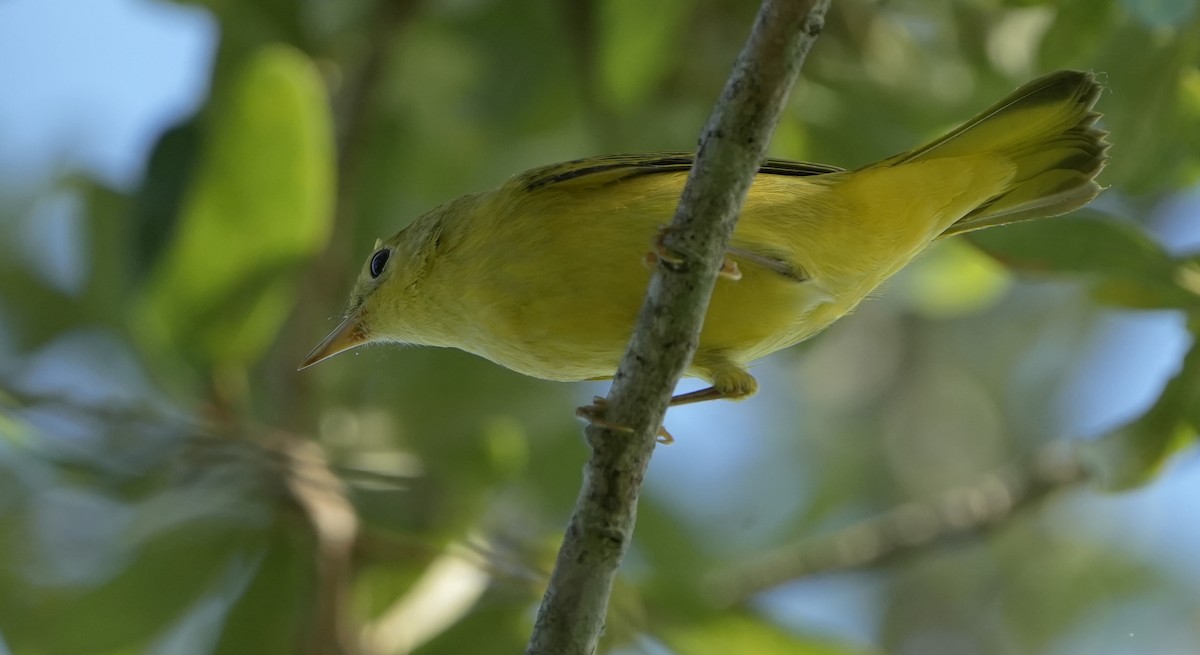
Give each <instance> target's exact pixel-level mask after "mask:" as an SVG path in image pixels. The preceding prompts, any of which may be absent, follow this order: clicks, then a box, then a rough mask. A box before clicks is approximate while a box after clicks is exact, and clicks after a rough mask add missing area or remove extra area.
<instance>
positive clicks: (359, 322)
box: [296, 309, 367, 371]
mask: <svg viewBox="0 0 1200 655" xmlns="http://www.w3.org/2000/svg"><path fill="white" fill-rule="evenodd" d="M364 314H365V312H364V311H363V310H361V309H359V310H357V311H355V312H354V313H352V314H350V315H349V316H347V317H346V320H344V321H342V324H341V325H339V326H337V327H336V328H334V330H333V332H330V333H329V336H327V337H325V338H324V339H323V340H322V341H321V343H319V344H317V347H316V348H313V350H312V352H310V353H308V357H305V358H304V361H303V362H300V366H299V368H297V369H296V370H297V371H300V370H303V369H306V368H308V367H309V366H312V365H313V364H316V363H317V362H319V361H321V360H323V359H328V358H330V357H333V356H334V355H336V354H338V353H340V352H345V351H347V350H350V349H351V348H353V347H355V346H361V345H362V344H364V343H366V342H367V329H366V326H365V325H364V324H363V315H364Z"/></svg>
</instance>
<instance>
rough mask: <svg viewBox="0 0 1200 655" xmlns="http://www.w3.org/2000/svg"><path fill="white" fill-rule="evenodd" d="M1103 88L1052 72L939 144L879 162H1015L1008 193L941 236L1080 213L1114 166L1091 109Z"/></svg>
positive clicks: (1081, 76)
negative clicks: (984, 158)
mask: <svg viewBox="0 0 1200 655" xmlns="http://www.w3.org/2000/svg"><path fill="white" fill-rule="evenodd" d="M1102 89H1103V87H1102V86H1101V85H1100V83H1098V82H1097V81H1096V78H1095V76H1094V75H1092V74H1091V73H1085V72H1080V71H1058V72H1056V73H1051V74H1049V75H1046V76H1044V77H1040V78H1038V79H1036V80H1033V81H1032V82H1029V83H1028V84H1026V85H1024V86H1022V87H1021V88H1019V89H1017V90H1016V91H1014V92H1013V93H1012V94H1011V95H1009V96H1008V97H1006V98H1004V99H1003V100H1001V101H1000V102H997V103H996V104H995V105H993V106H991V107H989V108H988V109H987V110H985V111H984V112H983V113H981V114H979V115H978V116H976V117H975V118H973V119H971V120H970V121H968V122H967V123H965V124H964V125H962V126H961V127H959V128H958V129H956V130H954V131H953V132H951V133H949V134H947V135H946V136H944V137H942V138H940V139H938V140H937V141H934V142H933V143H930V144H929V145H926V146H924V147H921V148H918V149H916V150H912V151H909V152H906V153H903V154H901V155H897V156H895V157H892V158H891V159H889V160H886V161H885V162H881V164H882V165H885V166H886V165H889V164H899V163H903V162H912V161H921V160H929V159H940V158H943V157H959V156H964V155H973V154H980V153H989V152H990V153H995V154H997V155H999V156H1002V157H1004V158H1006V159H1008V160H1009V161H1011V162H1012V163H1013V164H1015V166H1016V174H1015V175H1014V176H1013V179H1012V181H1011V182H1010V183H1009V185H1008V186H1007V188H1005V189H1004V190H1003V191H1002V192H1001V193H999V194H997V195H995V196H993V197H992V198H990V199H988V200H986V201H984V202H983V203H981V204H980V205H979V206H978V207H976V208H975V209H974V210H972V211H971V212H970V213H968V214H967V215H966V216H964V217H963V218H961V219H959V220H958V221H957V222H955V223H954V224H953V225H951V226H950V227H949V228H947V229H946V231H945V232H943V233H942V236H949V235H952V234H961V233H963V232H970V231H971V230H978V229H980V228H985V227H991V226H993V225H1004V224H1006V223H1015V222H1017V221H1023V220H1028V219H1031V218H1040V217H1043V216H1054V215H1057V214H1063V213H1066V212H1069V211H1071V210H1073V209H1078V208H1079V207H1082V206H1083V205H1086V204H1087V203H1088V202H1089V201H1090V200H1091V199H1092V198H1095V197H1096V194H1098V193H1100V185H1099V184H1097V183H1096V180H1095V178H1096V175H1097V174H1099V173H1100V170H1101V169H1103V168H1104V164H1105V163H1106V162H1107V161H1108V157H1107V154H1106V153H1107V151H1108V145H1109V144H1108V142H1107V141H1105V137H1106V136H1107V135H1108V133H1107V132H1105V131H1103V130H1100V129H1098V128H1096V126H1095V123H1096V119H1098V118H1099V117H1100V114H1098V113H1096V112H1094V111H1092V106H1093V105H1095V104H1096V99H1097V98H1099V97H1100V91H1101V90H1102Z"/></svg>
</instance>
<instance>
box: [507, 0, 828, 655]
mask: <svg viewBox="0 0 1200 655" xmlns="http://www.w3.org/2000/svg"><path fill="white" fill-rule="evenodd" d="M828 5H829V0H804V1H797V0H764V2H763V4H762V7H761V9H760V10H759V14H758V18H757V19H756V20H755V23H754V29H753V32H752V33H751V35H750V38H749V40H748V41H747V43H746V46H745V48H744V49H743V50H742V53H741V55H740V56H739V57H738V60H737V63H736V64H735V65H734V70H733V73H732V75H731V76H730V78H729V81H728V82H727V83H726V85H725V90H724V91H723V92H722V94H721V99H720V100H719V101H718V103H717V106H716V108H715V110H714V111H713V114H712V117H711V118H710V119H709V122H708V124H707V125H706V126H705V128H704V132H703V133H702V135H701V139H700V148H699V151H698V152H697V155H696V163H695V166H694V167H693V168H692V171H691V173H690V174H689V176H688V180H687V185H686V186H685V187H684V190H683V195H682V197H681V199H680V203H679V207H678V208H677V209H676V212H675V218H674V220H673V222H672V224H671V229H670V230H669V231H668V232H667V233H666V240H665V244H664V245H665V246H666V247H667V248H668V249H669V250H670V251H672V252H674V253H678V254H680V255H682V257H683V259H684V263H683V264H682V265H676V266H671V267H667V266H665V265H660V266H659V267H658V272H657V273H656V274H655V275H654V277H653V279H652V280H651V283H650V290H649V292H648V295H647V298H646V302H645V304H644V305H643V306H642V310H641V313H640V314H639V316H638V322H637V329H636V331H635V333H634V336H633V340H632V342H631V343H630V347H629V350H628V351H627V352H626V353H625V357H624V358H623V359H622V361H621V366H620V368H619V369H618V370H617V373H616V376H615V378H614V381H613V386H612V390H611V391H610V392H609V396H608V399H607V400H608V409H607V418H608V419H609V420H610V421H611V422H612V423H613V424H615V425H624V426H629V427H630V428H632V429H633V433H632V434H630V433H624V432H618V431H613V430H610V429H605V428H601V427H599V426H595V425H593V426H589V427H588V428H587V432H586V435H587V439H588V443H589V444H590V445H591V447H592V457H591V459H590V460H589V461H588V463H587V466H586V467H585V468H584V476H583V487H582V489H581V490H580V493H579V498H578V499H577V501H576V504H575V511H574V514H573V515H572V517H571V521H570V524H569V525H568V526H567V531H566V535H565V536H564V539H563V544H562V547H561V549H560V550H559V553H558V559H557V561H556V562H555V566H554V572H553V573H552V574H551V577H550V582H549V586H548V587H547V589H546V595H545V597H544V598H543V599H542V605H541V607H540V608H539V610H538V615H537V620H536V622H535V625H534V629H533V635H532V637H531V638H530V642H529V647H528V649H527V650H526V653H527V655H590V654H591V653H594V652H595V651H596V648H597V645H598V643H599V640H600V634H601V632H602V631H603V628H604V617H605V612H606V608H607V606H608V599H609V596H610V594H611V592H612V586H613V579H614V577H615V576H616V572H617V567H618V566H619V565H620V562H621V558H622V556H623V555H624V553H625V550H626V548H627V547H628V545H629V542H630V540H631V539H632V536H633V525H634V520H635V517H636V512H637V499H638V494H639V492H640V491H641V486H642V479H643V478H644V476H645V471H646V466H647V465H648V464H649V461H650V455H651V454H652V453H653V452H654V446H655V437H656V436H657V433H658V430H659V428H660V427H661V425H662V419H663V415H664V414H665V412H666V409H667V404H668V402H669V400H670V396H671V392H672V390H673V389H674V387H675V383H676V382H677V381H678V380H679V376H680V375H681V374H682V373H683V371H684V369H685V367H686V366H687V364H688V362H690V361H691V358H692V356H693V355H694V354H695V350H696V346H697V343H698V341H699V335H700V327H701V325H702V324H703V320H704V314H705V312H706V311H707V309H708V300H709V297H710V296H711V295H712V289H713V286H714V284H715V281H716V277H717V271H718V269H719V268H720V265H721V261H722V260H723V259H724V255H725V250H726V249H727V248H728V245H729V239H730V236H731V235H732V233H733V228H734V225H735V224H736V222H737V215H738V212H739V211H740V210H741V206H742V203H743V201H744V200H745V197H746V193H747V191H748V190H749V188H750V183H751V181H752V180H753V179H754V175H755V173H756V171H757V169H758V166H759V164H760V163H761V161H762V158H763V155H764V153H765V151H766V147H767V143H768V141H769V140H770V136H771V133H772V131H773V130H774V128H775V124H776V123H777V122H778V120H779V116H780V114H781V113H782V110H783V106H784V100H785V99H786V97H787V93H788V91H789V90H790V88H791V85H792V82H793V81H794V80H795V78H796V76H797V74H798V73H799V71H800V66H801V64H802V62H803V61H804V58H805V56H806V55H807V54H808V51H809V49H810V48H811V47H812V44H813V42H814V40H815V39H816V37H817V35H818V34H819V33H820V31H821V28H822V26H823V24H824V15H825V10H826V8H827V7H828Z"/></svg>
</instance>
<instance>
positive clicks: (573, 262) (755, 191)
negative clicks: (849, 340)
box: [300, 70, 1109, 438]
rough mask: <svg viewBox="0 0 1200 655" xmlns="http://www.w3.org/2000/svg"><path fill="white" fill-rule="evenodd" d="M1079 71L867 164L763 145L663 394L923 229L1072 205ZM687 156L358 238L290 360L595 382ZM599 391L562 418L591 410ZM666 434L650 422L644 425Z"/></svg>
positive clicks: (707, 377)
mask: <svg viewBox="0 0 1200 655" xmlns="http://www.w3.org/2000/svg"><path fill="white" fill-rule="evenodd" d="M1102 89H1103V86H1102V85H1101V84H1100V83H1099V82H1098V81H1097V78H1096V76H1095V74H1093V73H1091V72H1084V71H1071V70H1063V71H1057V72H1053V73H1050V74H1047V75H1045V76H1042V77H1039V78H1037V79H1035V80H1033V81H1030V82H1028V83H1026V84H1024V85H1023V86H1021V87H1020V88H1018V89H1017V90H1015V91H1014V92H1013V93H1011V94H1009V95H1008V96H1006V97H1005V98H1003V99H1001V100H1000V101H999V102H997V103H995V104H994V105H992V106H991V107H988V108H987V109H985V110H984V111H982V112H981V113H980V114H978V115H977V116H975V117H974V118H972V119H971V120H969V121H967V122H966V123H964V124H962V125H961V126H959V127H958V128H956V129H954V130H952V131H950V132H949V133H947V134H945V135H944V136H942V137H940V138H938V139H936V140H934V141H932V142H931V143H928V144H926V145H924V146H921V147H918V148H916V149H913V150H909V151H907V152H904V153H901V154H898V155H895V156H892V157H889V158H887V159H884V160H882V161H879V162H877V163H874V164H871V165H868V166H864V167H861V168H857V169H854V170H845V169H842V168H839V167H837V166H830V165H824V164H813V163H806V162H797V161H787V160H782V159H765V160H764V161H763V162H762V164H761V166H760V168H759V169H758V172H757V174H756V176H755V178H754V181H753V183H752V184H751V186H750V189H749V192H748V194H747V196H746V200H745V204H744V206H743V207H742V209H741V212H740V216H739V219H738V222H737V226H736V228H735V230H734V232H733V236H732V241H731V244H730V247H729V250H728V251H727V253H726V260H725V262H724V264H723V266H722V268H721V272H720V274H719V278H718V280H717V283H716V286H715V288H714V290H713V294H712V299H711V302H710V305H709V308H708V313H707V314H706V317H705V321H704V325H703V328H702V331H701V333H700V338H699V345H698V347H697V349H696V352H695V355H694V356H693V358H692V360H691V362H690V364H689V365H688V366H687V368H686V369H685V371H684V375H685V376H690V377H695V378H700V379H702V380H704V381H705V382H707V383H708V385H709V386H708V387H706V388H704V389H701V390H699V391H695V392H691V393H685V394H680V395H676V396H674V397H673V398H672V401H671V405H672V406H675V405H682V404H687V403H693V402H701V401H707V400H714V399H731V400H740V399H744V398H747V397H749V396H751V395H752V394H754V393H755V391H756V390H757V388H758V383H757V381H756V380H755V378H754V376H753V375H751V373H750V372H749V370H748V366H749V365H750V363H751V362H754V361H755V360H758V359H760V358H762V357H764V356H766V355H769V354H771V353H774V352H776V351H779V350H782V349H784V348H787V347H789V346H792V345H795V344H797V343H799V342H801V341H804V340H805V339H808V338H810V337H812V336H813V335H815V334H817V333H818V332H820V331H822V330H824V329H825V328H827V327H828V326H829V325H831V324H832V323H833V322H834V321H836V320H837V319H838V318H840V317H842V316H844V315H846V314H847V313H849V312H851V311H852V310H853V309H854V308H855V307H856V306H857V305H858V304H859V302H860V301H862V300H863V299H864V298H866V297H867V296H868V295H869V294H870V293H871V292H872V291H873V290H875V289H876V288H877V287H878V286H879V285H880V284H881V283H882V282H884V281H885V280H887V279H888V278H889V277H891V276H892V275H894V274H895V273H896V272H897V271H899V270H900V269H901V268H903V267H904V266H905V265H906V264H908V263H909V262H910V261H912V260H913V258H914V257H916V256H917V255H919V254H920V253H921V252H922V251H923V250H925V249H926V248H927V247H928V246H930V245H931V244H932V243H933V242H935V241H937V240H939V239H943V238H946V237H949V236H953V235H957V234H962V233H965V232H970V231H973V230H978V229H982V228H988V227H993V226H1000V225H1006V224H1010V223H1015V222H1018V221H1024V220H1029V219H1036V218H1042V217H1049V216H1055V215H1059V214H1063V213H1066V212H1069V211H1072V210H1075V209H1077V208H1079V207H1082V206H1084V205H1086V204H1087V203H1088V202H1090V201H1091V200H1092V199H1093V198H1095V197H1096V196H1097V195H1098V194H1099V193H1100V191H1101V189H1102V187H1101V186H1100V185H1099V184H1098V183H1097V182H1096V176H1097V175H1098V174H1099V173H1100V171H1101V170H1102V169H1103V168H1104V166H1105V164H1106V163H1107V161H1108V149H1109V143H1108V141H1107V136H1108V133H1107V132H1106V131H1104V130H1102V129H1100V128H1099V127H1097V125H1096V123H1097V120H1098V119H1099V118H1100V114H1099V113H1097V112H1096V111H1094V109H1093V108H1094V106H1095V104H1096V101H1097V99H1098V98H1099V97H1100V94H1101V91H1102ZM693 162H694V155H693V154H691V153H677V152H669V153H652V154H634V155H610V156H600V157H592V158H585V159H577V160H574V161H569V162H564V163H559V164H553V165H549V166H543V167H540V168H536V169H533V170H530V171H527V172H525V173H521V174H518V175H515V176H513V177H511V178H510V179H508V180H507V181H506V182H504V183H503V184H501V185H500V186H499V187H497V188H495V189H492V190H490V191H484V192H481V193H473V194H469V195H464V196H462V197H459V198H457V199H455V200H453V201H451V202H448V203H446V204H444V205H442V206H440V207H437V208H435V209H433V210H431V211H429V212H427V213H425V214H424V215H422V216H420V217H418V218H417V219H415V220H414V221H412V222H411V223H410V224H409V225H408V226H407V227H405V228H403V229H401V230H400V231H399V232H397V233H396V234H394V235H392V236H391V237H390V238H388V239H384V240H377V241H376V242H375V245H374V247H373V248H372V250H371V253H370V254H369V256H368V257H367V259H366V261H365V262H364V263H363V265H362V268H361V270H360V272H359V274H358V279H357V281H356V283H355V285H354V289H353V290H352V291H351V293H350V297H349V302H348V303H347V308H346V310H345V313H344V315H343V317H342V321H341V323H340V324H339V325H338V326H337V327H336V328H335V329H334V330H333V331H332V332H331V333H330V334H329V335H328V336H327V337H326V338H325V339H324V340H323V341H321V342H320V344H319V345H317V347H316V348H314V349H313V350H312V352H311V353H309V355H308V356H307V357H306V358H305V359H304V360H303V362H302V363H301V364H300V368H301V369H303V368H306V367H308V366H311V365H313V364H315V363H317V362H319V361H321V360H324V359H326V358H328V357H331V356H333V355H335V354H337V353H340V352H344V351H346V350H349V349H351V348H355V347H357V346H361V345H364V344H370V343H381V342H382V343H386V342H393V343H402V344H413V345H422V346H436V347H450V348H458V349H461V350H464V351H467V352H470V353H474V354H476V355H479V356H482V357H485V358H487V359H489V360H491V361H493V362H495V363H497V364H500V365H502V366H505V367H507V368H509V369H511V370H513V371H517V372H519V373H523V374H525V375H529V376H532V377H535V378H541V379H546V380H557V381H583V380H605V379H611V378H612V377H613V376H614V374H615V372H616V369H617V365H618V363H619V361H620V359H621V356H622V354H623V353H624V351H625V349H626V347H627V344H628V342H629V340H630V337H631V336H632V333H633V329H634V325H635V322H636V319H637V315H638V311H639V309H640V307H641V304H642V301H643V299H644V296H645V293H646V289H647V286H648V284H649V281H650V276H651V274H652V271H651V270H649V269H650V268H652V267H653V266H647V264H650V265H653V264H655V263H656V262H657V261H659V260H661V259H664V258H665V259H668V260H669V259H670V258H671V257H672V254H671V253H670V252H668V251H666V250H665V249H664V248H663V246H662V238H661V235H662V232H661V230H662V225H663V224H664V223H667V222H668V221H669V220H670V218H671V216H672V214H673V212H674V210H675V207H676V205H677V204H678V202H679V197H680V193H681V191H682V189H683V186H684V182H685V180H686V178H687V175H688V172H689V170H690V169H691V167H692V165H693ZM600 410H602V407H601V406H599V405H593V406H590V407H589V408H581V410H580V412H579V415H580V416H582V417H584V418H586V419H588V420H590V421H593V422H601V423H603V417H602V412H601V411H600ZM662 434H664V435H666V436H667V438H669V434H667V433H666V432H665V430H664V431H663V432H662Z"/></svg>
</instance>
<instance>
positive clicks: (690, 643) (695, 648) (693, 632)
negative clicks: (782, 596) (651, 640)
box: [655, 613, 868, 655]
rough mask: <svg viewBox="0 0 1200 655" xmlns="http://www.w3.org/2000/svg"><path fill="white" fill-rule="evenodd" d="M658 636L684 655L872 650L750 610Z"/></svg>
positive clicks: (859, 654)
mask: <svg viewBox="0 0 1200 655" xmlns="http://www.w3.org/2000/svg"><path fill="white" fill-rule="evenodd" d="M655 636H656V637H658V638H660V639H662V640H663V641H664V642H666V643H667V645H669V646H670V647H671V648H673V649H674V650H675V651H676V652H678V653H679V654H680V655H726V654H727V653H754V654H755V655H776V654H778V655H865V654H866V653H867V652H868V651H865V650H862V649H858V648H852V647H849V646H840V645H836V644H832V643H828V642H823V641H818V640H815V639H808V638H803V637H800V636H798V635H795V634H792V633H790V632H788V631H786V630H783V629H782V628H780V627H778V626H775V625H772V624H771V623H768V622H767V621H765V620H763V619H761V618H758V617H755V616H752V615H748V614H734V613H729V614H724V615H721V616H719V617H712V618H710V619H707V620H705V621H703V622H698V623H695V624H691V625H687V626H680V627H678V628H669V629H666V630H662V631H659V632H658V634H656V635H655Z"/></svg>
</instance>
